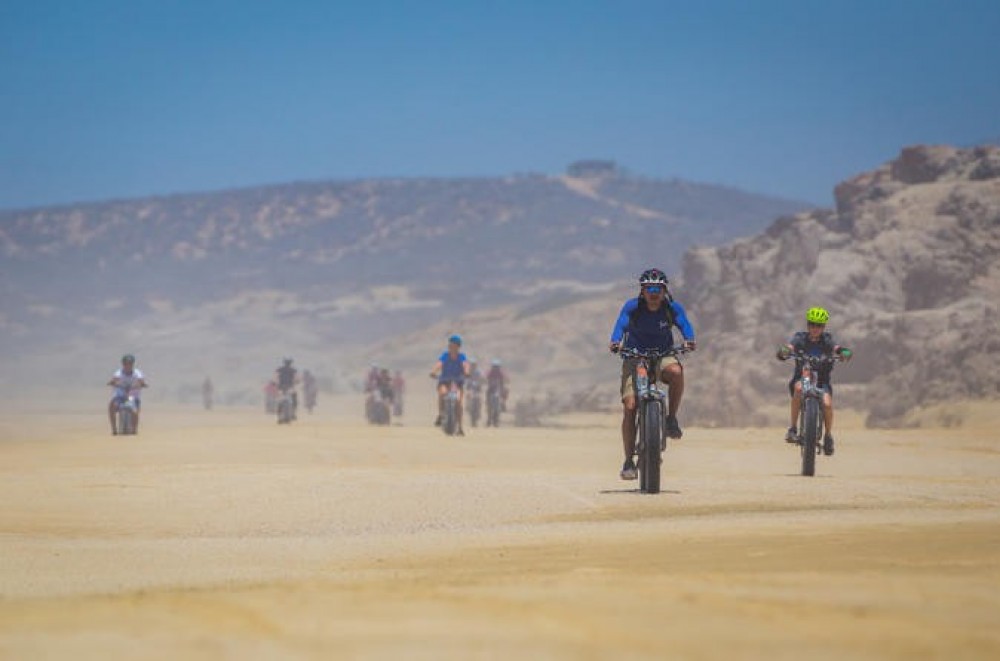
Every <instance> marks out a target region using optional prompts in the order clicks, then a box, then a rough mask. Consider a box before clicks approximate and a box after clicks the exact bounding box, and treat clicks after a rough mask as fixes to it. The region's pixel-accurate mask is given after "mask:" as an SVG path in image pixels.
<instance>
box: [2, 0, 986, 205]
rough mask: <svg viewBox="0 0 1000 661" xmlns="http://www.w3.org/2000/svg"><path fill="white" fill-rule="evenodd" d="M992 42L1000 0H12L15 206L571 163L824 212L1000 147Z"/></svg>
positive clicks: (9, 130)
mask: <svg viewBox="0 0 1000 661" xmlns="http://www.w3.org/2000/svg"><path fill="white" fill-rule="evenodd" d="M998 40H1000V2H996V1H995V0H982V1H980V0H951V1H950V2H937V1H924V2H922V1H920V0H910V1H906V2H904V1H888V0H885V1H879V0H869V1H868V2H860V1H855V0H842V1H837V0H784V1H779V0H759V1H753V0H746V1H743V2H737V1H730V2H725V1H721V0H719V1H715V2H712V1H698V2H691V1H690V0H687V1H684V2H673V1H670V0H661V1H658V2H643V1H634V0H613V1H607V2H604V1H594V0H580V1H577V2H570V1H566V2H552V1H546V0H530V1H523V2H522V1H520V0H507V1H505V2H500V1H486V2H476V1H474V0H468V1H465V2H460V1H454V2H445V1H436V0H424V1H411V2H402V1H397V2H390V1H385V0H365V1H364V2H360V1H359V2H332V1H324V2H321V1H306V0H303V1H299V2H295V1H294V0H286V1H285V2H277V1H276V2H255V1H253V0H241V1H230V0H198V1H191V2H181V1H174V2H170V1H168V0H157V1H147V0H132V1H128V2H125V1H121V2H110V1H102V0H91V1H84V0H80V1H69V0H67V1H64V2H55V1H47V0H34V1H31V2H27V1H25V2H15V1H14V0H0V208H12V207H27V206H36V205H46V204H56V203H67V202H73V201H83V200H100V199H109V198H123V197H136V196H144V195H151V194H169V193H176V192H186V191H201V190H214V189H222V188H233V187H243V186H250V185H256V184H263V183H279V182H286V181H294V180H311V179H355V178H362V177H395V176H406V177H417V176H431V177H445V176H494V175H506V174H512V173H521V172H540V173H551V174H556V173H561V172H562V171H564V169H565V166H566V165H567V164H568V163H570V162H571V161H574V160H577V159H580V158H610V159H614V160H616V161H617V162H618V163H619V164H621V165H622V166H624V167H627V168H628V169H629V170H631V171H633V172H635V173H638V174H642V175H646V176H655V177H680V178H683V179H690V180H695V181H704V182H711V183H723V184H728V185H733V186H738V187H740V188H744V189H747V190H751V191H756V192H762V193H770V194H775V195H781V196H784V197H790V198H797V199H803V200H808V201H812V202H815V203H818V204H823V205H829V204H830V203H831V191H832V188H833V186H834V185H835V184H836V183H837V182H838V181H840V180H842V179H844V178H846V177H848V176H851V175H853V174H855V173H857V172H860V171H863V170H868V169H871V168H873V167H875V166H877V165H878V164H880V163H882V162H884V161H886V160H888V159H890V158H892V157H893V156H895V154H896V153H898V151H899V149H900V147H902V146H903V145H907V144H914V143H950V144H960V145H967V144H972V143H976V142H978V141H981V140H984V139H996V138H998V137H1000V51H998V50H997V47H996V44H997V42H998Z"/></svg>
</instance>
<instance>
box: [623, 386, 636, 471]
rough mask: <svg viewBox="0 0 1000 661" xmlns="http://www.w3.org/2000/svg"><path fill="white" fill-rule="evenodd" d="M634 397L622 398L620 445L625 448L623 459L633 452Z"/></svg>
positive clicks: (630, 455)
mask: <svg viewBox="0 0 1000 661" xmlns="http://www.w3.org/2000/svg"><path fill="white" fill-rule="evenodd" d="M635 432H636V428H635V397H631V396H629V397H626V398H625V399H623V400H622V446H623V449H624V450H625V460H626V461H628V460H629V459H631V458H632V455H633V454H635Z"/></svg>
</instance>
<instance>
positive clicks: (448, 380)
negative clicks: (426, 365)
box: [431, 335, 469, 436]
mask: <svg viewBox="0 0 1000 661" xmlns="http://www.w3.org/2000/svg"><path fill="white" fill-rule="evenodd" d="M461 349H462V338H461V336H459V335H452V336H451V337H449V338H448V350H447V351H445V352H444V353H442V354H441V356H440V357H439V358H438V361H437V364H436V365H435V366H434V369H432V370H431V377H432V378H435V379H437V380H438V384H437V391H438V415H437V419H436V420H435V421H434V424H435V425H436V426H441V416H442V414H443V412H444V397H445V395H447V394H448V391H449V390H450V389H451V385H452V384H455V385H456V386H458V407H457V410H456V414H457V417H458V432H457V433H458V435H459V436H465V432H464V431H463V430H462V389H463V387H464V385H465V379H466V377H468V376H469V363H468V361H467V360H466V357H465V354H464V353H462V352H461Z"/></svg>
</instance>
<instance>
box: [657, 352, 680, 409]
mask: <svg viewBox="0 0 1000 661" xmlns="http://www.w3.org/2000/svg"><path fill="white" fill-rule="evenodd" d="M660 378H661V379H662V380H663V382H664V383H665V384H667V386H668V388H669V390H668V391H667V400H668V401H667V415H669V416H671V417H675V418H676V417H677V410H678V409H679V408H680V407H681V398H682V397H684V367H683V366H681V364H680V363H672V364H670V365H667V366H666V367H665V368H664V369H663V372H662V373H661V374H660Z"/></svg>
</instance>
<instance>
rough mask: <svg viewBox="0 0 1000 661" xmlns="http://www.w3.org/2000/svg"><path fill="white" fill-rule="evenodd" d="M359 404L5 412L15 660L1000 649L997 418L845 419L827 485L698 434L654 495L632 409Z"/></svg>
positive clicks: (743, 434)
mask: <svg viewBox="0 0 1000 661" xmlns="http://www.w3.org/2000/svg"><path fill="white" fill-rule="evenodd" d="M336 404H337V406H331V405H330V404H329V403H327V406H326V408H325V409H322V410H320V411H319V412H318V413H317V414H316V415H315V416H311V417H304V418H303V419H302V420H300V421H299V422H298V423H296V424H295V425H293V426H291V427H289V428H285V427H278V426H277V425H276V424H274V423H273V421H272V420H271V419H270V418H268V417H265V416H264V414H263V413H262V412H258V411H256V410H229V411H226V410H217V411H213V412H211V413H207V412H202V411H196V410H193V409H168V410H165V409H162V408H158V407H154V406H151V405H148V406H147V409H148V410H147V411H146V413H145V415H146V418H145V420H144V423H143V424H144V428H143V430H142V433H141V435H140V436H138V437H135V438H121V437H118V438H113V437H111V436H110V435H107V434H106V432H105V425H106V421H105V420H104V419H103V418H102V417H101V416H100V414H99V411H98V413H97V414H90V413H79V412H77V413H58V414H57V413H51V414H47V415H38V414H35V415H32V416H29V417H28V420H30V423H31V424H29V425H26V424H25V416H15V415H13V414H3V415H2V416H0V439H2V440H0V471H2V479H0V502H3V503H4V506H3V507H2V508H0V594H2V596H3V599H2V600H0V657H2V658H11V659H23V658H74V659H79V658H95V659H97V658H99V659H109V658H134V657H136V656H141V657H143V658H164V659H168V658H169V659H176V658H195V659H198V658H220V657H223V658H240V659H244V658H331V657H363V658H389V657H392V658H398V657H400V656H402V657H404V658H433V659H440V658H456V659H466V658H470V657H481V658H482V657H485V658H501V657H502V658H510V657H511V656H512V655H516V654H521V655H531V656H532V657H536V658H537V657H546V658H609V657H616V658H617V657H628V658H657V657H668V656H669V657H671V658H765V657H766V658H779V659H780V658H801V657H802V656H806V657H808V658H831V659H832V658H838V659H839V658H845V657H850V658H908V659H909V658H913V657H918V658H926V657H932V656H935V657H939V656H945V655H948V656H950V657H955V658H996V657H997V656H998V655H1000V633H998V631H1000V590H998V588H1000V445H998V444H997V443H996V439H995V438H994V436H993V435H992V434H991V432H989V431H988V429H986V428H982V429H979V428H970V427H962V428H956V429H948V430H933V429H931V430H929V429H922V430H910V431H895V432H893V431H882V430H880V431H871V430H864V429H860V428H856V427H855V428H851V427H847V428H844V429H842V430H841V432H840V434H839V436H838V441H839V446H838V452H837V454H836V456H834V457H832V458H821V459H820V461H819V465H818V474H817V476H816V477H815V478H812V479H810V478H802V477H799V476H797V475H796V473H797V467H798V457H797V454H796V451H795V450H794V449H793V448H791V447H789V446H786V445H785V444H784V443H783V442H781V440H780V438H781V430H708V429H689V430H687V433H686V434H685V437H684V439H683V440H682V441H680V442H677V443H675V444H674V445H673V446H672V447H671V448H670V449H669V451H668V453H667V456H666V464H665V468H664V488H665V491H664V493H662V494H659V495H657V496H645V495H640V494H638V493H636V492H635V491H634V487H635V486H636V485H635V483H624V482H621V481H620V480H618V478H617V469H618V465H619V464H620V457H619V455H620V449H619V442H618V440H617V431H616V420H615V419H614V417H604V416H594V415H590V416H587V417H578V418H567V419H563V420H562V421H561V423H562V426H561V427H560V428H559V429H512V428H501V429H499V430H482V429H477V430H469V435H468V436H467V437H465V438H446V437H444V436H443V435H442V434H441V433H440V432H439V431H438V430H436V429H434V428H432V427H430V426H429V424H428V423H429V421H430V416H429V415H427V414H424V415H414V414H413V412H414V411H419V412H425V411H426V410H427V407H426V406H421V404H422V403H419V402H418V403H416V404H415V405H414V406H413V407H411V409H412V410H411V418H409V419H406V420H405V423H406V424H404V425H402V426H393V427H389V428H373V427H368V426H366V425H364V424H362V422H361V420H360V419H359V418H358V417H356V416H355V415H354V413H353V411H354V410H355V409H358V410H360V402H359V401H357V400H356V399H346V400H342V401H340V402H337V403H336ZM418 418H419V419H418ZM845 420H848V419H847V418H845ZM418 423H419V424H418Z"/></svg>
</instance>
